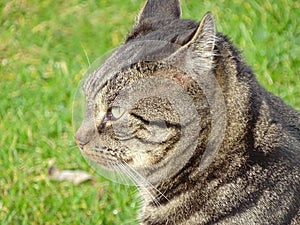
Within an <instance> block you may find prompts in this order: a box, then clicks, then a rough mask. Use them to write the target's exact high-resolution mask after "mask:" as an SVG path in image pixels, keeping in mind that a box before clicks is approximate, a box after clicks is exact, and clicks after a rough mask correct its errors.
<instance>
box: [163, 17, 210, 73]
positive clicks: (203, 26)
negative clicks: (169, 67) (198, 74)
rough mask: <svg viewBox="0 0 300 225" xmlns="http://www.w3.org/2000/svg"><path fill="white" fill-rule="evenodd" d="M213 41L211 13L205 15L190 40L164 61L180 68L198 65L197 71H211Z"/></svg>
mask: <svg viewBox="0 0 300 225" xmlns="http://www.w3.org/2000/svg"><path fill="white" fill-rule="evenodd" d="M215 41H216V27H215V22H214V18H213V16H212V15H211V13H207V14H206V15H205V16H204V17H203V19H202V20H201V22H200V23H199V26H198V28H197V30H196V32H195V34H194V36H193V37H192V38H191V40H190V41H188V42H187V43H186V44H185V45H184V46H182V47H181V48H179V49H178V50H177V51H176V52H175V53H173V54H172V55H171V56H169V57H168V58H166V59H165V61H167V62H169V63H171V64H174V65H181V66H184V65H186V66H187V65H198V69H199V70H206V69H211V68H212V63H213V56H214V46H215ZM187 57H188V58H187ZM199 66H200V67H199Z"/></svg>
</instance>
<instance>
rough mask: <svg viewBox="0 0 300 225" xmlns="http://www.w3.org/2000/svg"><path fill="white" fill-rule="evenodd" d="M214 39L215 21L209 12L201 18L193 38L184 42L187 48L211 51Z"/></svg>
mask: <svg viewBox="0 0 300 225" xmlns="http://www.w3.org/2000/svg"><path fill="white" fill-rule="evenodd" d="M215 40H216V26H215V21H214V18H213V16H212V14H211V13H210V12H208V13H206V14H205V16H204V17H203V19H202V20H201V22H200V24H199V26H198V29H197V31H196V33H195V35H194V36H193V38H192V39H191V40H190V41H189V42H188V43H187V44H186V45H187V46H188V48H192V50H194V51H201V53H205V52H212V51H213V49H214V45H215Z"/></svg>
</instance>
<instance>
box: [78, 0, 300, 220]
mask: <svg viewBox="0 0 300 225" xmlns="http://www.w3.org/2000/svg"><path fill="white" fill-rule="evenodd" d="M180 14H181V9H180V7H179V1H178V0H169V1H164V0H163V1H159V0H148V1H147V3H146V4H145V6H144V7H143V9H142V11H141V12H140V15H139V17H138V20H137V23H136V25H135V27H134V28H133V30H132V32H131V33H130V34H129V35H128V37H127V39H126V41H125V42H124V45H125V46H126V45H128V46H129V45H132V44H134V43H137V42H138V41H139V42H143V41H144V42H146V41H147V40H160V41H161V40H163V41H166V42H170V43H173V44H176V45H179V46H181V47H180V48H177V49H176V48H174V49H175V50H174V51H173V50H172V49H171V50H170V49H169V48H168V49H165V52H157V54H158V55H157V57H156V58H157V59H158V60H157V61H151V60H149V61H147V60H143V59H144V58H143V59H141V60H140V61H139V62H137V63H133V64H131V65H128V66H126V67H124V68H122V69H121V70H120V71H117V72H116V73H114V74H112V75H111V76H110V77H108V79H106V80H103V82H102V80H101V76H100V75H101V74H99V73H100V72H99V71H100V70H99V71H96V72H95V73H94V74H92V75H91V76H90V77H89V78H88V79H87V80H86V81H85V94H86V98H87V110H86V116H85V119H84V121H83V123H82V125H81V127H80V129H79V130H78V131H77V133H76V139H77V142H78V144H79V145H80V147H81V151H82V153H83V154H84V155H85V156H86V157H88V158H90V159H92V160H93V161H95V162H97V163H98V164H100V165H102V166H104V167H107V168H112V169H114V170H115V171H116V173H119V176H120V179H121V180H122V179H124V180H125V178H124V177H123V176H126V177H129V178H130V179H131V180H132V182H133V183H134V184H135V185H136V186H138V187H139V190H140V194H141V196H142V198H143V205H142V207H141V210H140V217H139V220H140V224H145V225H146V224H176V225H179V224H189V225H194V224H201V225H202V224H203V225H204V224H222V225H225V224H227V225H232V224H243V225H244V224H245V225H252V224H278V225H279V224H291V225H297V224H300V201H299V199H300V164H299V162H300V116H299V114H298V113H297V112H296V111H295V110H294V109H292V108H291V107H290V106H287V105H286V104H285V103H284V102H283V101H282V100H281V99H279V98H277V97H275V96H274V95H273V94H271V93H269V92H268V91H266V90H265V89H264V88H263V87H261V86H260V85H259V84H258V82H257V81H256V79H255V76H254V74H253V72H252V70H251V68H250V67H249V66H248V65H247V64H246V62H245V61H244V59H243V58H242V56H241V54H240V52H239V51H238V50H236V48H235V47H234V46H233V45H232V43H231V42H230V41H229V40H228V38H227V37H226V36H225V35H223V34H221V33H216V31H215V24H214V20H213V17H212V15H210V14H207V15H206V16H204V18H203V20H202V21H201V22H200V23H196V22H194V21H191V20H182V19H180V18H179V17H180ZM163 50H164V49H163ZM172 51H173V52H172ZM166 53H168V54H169V55H167V56H166ZM120 54H122V53H120ZM160 56H161V58H160ZM162 56H164V57H162ZM122 57H123V59H124V60H125V59H126V55H124V56H122V55H121V56H120V57H119V58H120V59H121V58H122ZM113 63H115V64H116V65H118V64H121V62H113ZM113 63H111V65H113ZM109 65H110V64H109ZM113 69H114V68H113V67H112V68H111V70H113ZM108 71H109V70H108ZM195 74H196V75H198V76H202V77H201V78H202V80H201V79H200V80H201V81H205V77H206V76H210V75H213V77H214V78H215V79H216V80H217V82H218V84H219V86H220V89H221V92H222V97H223V98H224V101H225V103H224V104H225V105H226V112H224V113H226V129H225V130H224V134H225V136H224V139H222V143H221V145H220V149H219V150H218V151H217V152H215V153H216V155H215V156H213V155H211V157H212V163H211V164H210V165H209V167H207V168H205V170H204V171H203V170H200V169H199V165H201V162H202V161H201V159H202V157H203V155H204V153H205V150H206V145H207V143H208V142H209V137H210V136H209V135H210V133H211V131H212V127H213V124H212V121H213V117H212V113H211V111H210V110H211V108H210V106H211V105H210V102H209V101H210V100H211V99H208V98H207V96H206V95H205V93H204V92H203V90H204V88H203V87H204V86H202V87H201V85H199V83H197V82H196V80H197V79H193V77H192V76H193V75H195ZM199 74H200V75H199ZM154 78H155V79H159V78H166V79H169V80H170V81H171V82H173V83H172V84H174V86H176V87H177V88H178V91H180V90H183V91H184V92H185V93H186V95H187V96H188V97H189V98H190V99H191V105H190V106H185V107H183V108H182V112H186V113H188V112H189V110H192V108H193V107H194V108H195V112H196V113H195V114H194V115H195V116H197V119H198V120H195V118H192V117H191V118H190V120H188V119H187V120H186V121H182V120H181V116H180V113H179V112H178V110H177V108H176V107H175V105H174V104H171V102H170V101H168V100H166V99H165V98H160V97H159V96H160V94H164V93H168V91H170V90H169V88H168V86H166V87H165V88H161V87H164V86H163V85H162V86H161V87H159V86H158V87H157V90H156V89H153V87H155V86H154V83H155V82H154V81H155V79H154ZM145 79H146V80H147V79H148V82H144V83H143V82H142V84H143V85H142V88H143V90H148V89H151V90H152V89H153V90H154V91H153V96H148V97H146V98H142V99H140V100H139V101H137V102H135V103H134V104H132V105H130V107H129V108H128V109H127V108H126V107H125V106H124V109H125V110H123V108H122V109H121V110H120V111H121V112H122V116H121V117H120V118H117V119H114V118H113V116H112V115H111V112H110V110H111V108H112V107H113V106H115V104H116V103H117V102H118V101H117V99H118V96H119V95H122V93H123V94H124V96H123V98H125V99H126V94H129V95H128V96H131V97H128V104H130V101H131V100H132V96H133V97H134V94H135V93H137V95H138V94H142V93H143V91H139V90H138V89H131V88H132V87H133V86H134V84H135V83H137V82H139V81H144V80H145ZM153 80H154V81H153ZM101 82H102V84H101V85H99V83H101ZM153 82H154V83H153ZM202 85H209V84H202ZM132 90H133V91H132ZM130 91H131V92H130ZM211 92H213V93H218V92H217V90H211ZM171 97H172V96H171ZM215 97H216V98H215V99H213V100H214V102H217V101H218V100H219V99H220V98H219V97H220V96H219V97H218V96H215ZM180 100H181V99H178V101H180ZM120 107H121V106H120ZM123 111H124V112H123ZM195 121H197V122H196V123H197V124H196V127H197V128H199V135H198V136H197V138H196V139H195V138H194V134H193V133H190V134H189V135H186V136H185V137H184V138H186V139H187V141H188V142H189V143H190V144H191V145H192V144H195V146H196V148H195V150H194V151H193V152H192V155H191V156H190V158H189V159H188V160H187V161H186V162H185V160H183V162H184V165H181V164H180V159H181V158H180V157H183V155H180V154H179V155H178V152H180V153H181V151H182V150H183V149H180V148H179V147H178V146H179V144H178V143H179V142H180V141H181V140H182V138H183V136H182V131H183V130H184V129H185V128H186V127H188V126H189V125H190V124H191V123H195ZM157 134H160V135H157ZM176 154H177V155H176ZM172 156H173V157H174V156H176V160H178V162H177V161H176V163H173V164H172V163H170V164H168V163H167V160H168V159H170V158H172ZM183 158H184V157H183ZM157 165H160V167H158V166H157ZM161 165H165V166H164V167H163V166H161ZM170 165H171V166H172V167H168V166H170ZM176 165H178V167H179V165H180V166H182V167H180V168H177V167H176ZM176 169H178V171H176ZM172 170H174V171H175V172H174V174H172ZM164 174H168V175H170V176H165V177H164V176H163V175H164ZM160 177H164V179H161V180H159V181H157V179H155V178H160ZM151 179H153V180H156V181H155V182H150V180H151Z"/></svg>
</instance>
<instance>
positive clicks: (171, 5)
mask: <svg viewBox="0 0 300 225" xmlns="http://www.w3.org/2000/svg"><path fill="white" fill-rule="evenodd" d="M180 16H181V8H180V2H179V0H148V1H147V2H146V4H145V5H144V7H143V8H142V10H141V12H140V14H139V17H138V19H137V24H140V23H142V22H143V21H144V20H146V19H148V18H160V19H172V18H173V19H179V18H180Z"/></svg>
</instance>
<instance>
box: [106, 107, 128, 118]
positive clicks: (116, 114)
mask: <svg viewBox="0 0 300 225" xmlns="http://www.w3.org/2000/svg"><path fill="white" fill-rule="evenodd" d="M124 112H125V109H124V108H122V107H119V106H113V107H112V108H111V109H110V114H111V120H118V119H120V118H121V117H122V116H123V114H124Z"/></svg>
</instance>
